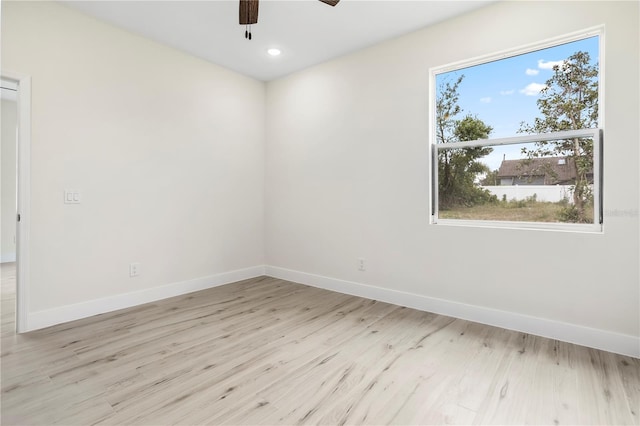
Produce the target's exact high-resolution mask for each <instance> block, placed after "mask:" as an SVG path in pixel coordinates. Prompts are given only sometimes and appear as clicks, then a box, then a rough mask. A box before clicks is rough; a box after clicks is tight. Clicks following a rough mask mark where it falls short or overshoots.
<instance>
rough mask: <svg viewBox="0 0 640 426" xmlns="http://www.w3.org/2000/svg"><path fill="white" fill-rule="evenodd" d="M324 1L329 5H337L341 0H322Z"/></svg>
mask: <svg viewBox="0 0 640 426" xmlns="http://www.w3.org/2000/svg"><path fill="white" fill-rule="evenodd" d="M320 1H321V2H322V3H325V4H328V5H329V6H335V5H336V4H338V2H339V1H340V0H320Z"/></svg>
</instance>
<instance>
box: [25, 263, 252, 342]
mask: <svg viewBox="0 0 640 426" xmlns="http://www.w3.org/2000/svg"><path fill="white" fill-rule="evenodd" d="M264 272H265V267H264V266H262V265H260V266H254V267H251V268H245V269H239V270H236V271H229V272H223V273H221V274H216V275H210V276H207V277H202V278H196V279H193V280H188V281H182V282H177V283H171V284H167V285H163V286H160V287H153V288H148V289H145V290H140V291H135V292H131V293H124V294H118V295H116V296H111V297H105V298H101V299H94V300H89V301H87V302H81V303H76V304H73V305H66V306H61V307H58V308H53V309H47V310H43V311H37V312H32V313H29V314H28V315H27V324H26V327H25V328H26V330H25V331H33V330H38V329H40V328H45V327H49V326H52V325H56V324H61V323H65V322H68V321H74V320H77V319H81V318H87V317H90V316H93V315H98V314H103V313H105V312H111V311H116V310H118V309H124V308H130V307H132V306H137V305H141V304H143V303H149V302H155V301H156V300H161V299H166V298H169V297H174V296H180V295H183V294H187V293H191V292H194V291H198V290H205V289H207V288H212V287H217V286H220V285H224V284H229V283H233V282H236V281H242V280H246V279H249V278H255V277H259V276H262V275H264Z"/></svg>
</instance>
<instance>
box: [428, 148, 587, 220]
mask: <svg viewBox="0 0 640 426" xmlns="http://www.w3.org/2000/svg"><path fill="white" fill-rule="evenodd" d="M488 143H490V142H489V141H488ZM593 143H594V142H593V139H592V138H575V139H568V140H554V141H545V142H530V143H521V144H512V145H496V146H490V145H486V146H481V147H474V148H458V149H445V148H446V145H443V146H442V148H441V149H439V150H438V157H439V161H438V163H439V167H438V183H439V187H440V190H439V193H438V211H439V214H438V217H439V218H441V219H464V220H484V221H486V220H491V221H509V222H547V223H549V222H552V223H594V222H595V219H594V204H593V184H594V169H593V165H594V157H593V153H594V149H593V148H594V147H593Z"/></svg>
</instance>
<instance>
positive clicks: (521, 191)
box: [482, 185, 572, 203]
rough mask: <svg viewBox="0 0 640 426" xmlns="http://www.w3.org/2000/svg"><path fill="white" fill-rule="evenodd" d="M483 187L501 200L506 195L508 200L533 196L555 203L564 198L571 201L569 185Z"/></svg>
mask: <svg viewBox="0 0 640 426" xmlns="http://www.w3.org/2000/svg"><path fill="white" fill-rule="evenodd" d="M482 188H483V189H487V190H489V192H491V193H492V194H494V195H496V196H497V197H498V200H502V199H503V198H504V196H505V195H506V196H507V197H506V198H507V201H509V200H524V199H526V198H528V197H533V195H534V194H535V196H536V200H538V201H548V202H551V203H555V202H557V201H561V200H562V199H564V198H566V199H567V200H569V202H572V196H571V185H509V186H506V185H505V186H483V187H482Z"/></svg>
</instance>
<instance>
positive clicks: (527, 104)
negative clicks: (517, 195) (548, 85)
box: [436, 36, 599, 170]
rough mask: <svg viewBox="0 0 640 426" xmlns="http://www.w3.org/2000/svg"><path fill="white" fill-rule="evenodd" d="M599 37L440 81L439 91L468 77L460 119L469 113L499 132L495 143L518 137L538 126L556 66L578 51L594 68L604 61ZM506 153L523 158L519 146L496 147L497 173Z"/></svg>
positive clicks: (463, 86) (491, 161)
mask: <svg viewBox="0 0 640 426" xmlns="http://www.w3.org/2000/svg"><path fill="white" fill-rule="evenodd" d="M598 44H599V41H598V37H597V36H595V37H590V38H587V39H583V40H578V41H574V42H571V43H566V44H562V45H559V46H555V47H551V48H547V49H543V50H538V51H534V52H530V53H526V54H523V55H518V56H514V57H511V58H507V59H502V60H499V61H494V62H488V63H485V64H481V65H476V66H473V67H469V68H464V69H460V70H456V71H451V72H448V73H442V74H438V75H437V76H436V87H438V88H439V87H440V85H441V83H442V82H445V81H450V82H452V83H453V82H455V80H456V79H457V78H458V77H459V76H460V75H461V74H464V76H465V77H464V80H463V81H462V83H461V84H460V86H459V88H458V92H459V94H460V98H459V102H458V103H459V105H460V107H461V108H462V109H463V111H462V113H461V114H460V115H459V116H458V118H462V117H464V116H465V115H467V114H472V115H475V116H477V117H478V118H479V119H481V120H482V121H484V122H485V123H486V124H488V125H490V126H491V127H493V132H492V133H491V137H492V138H502V137H509V136H517V135H518V134H517V131H518V129H519V127H520V123H521V122H522V121H525V122H528V123H530V122H533V120H534V118H535V117H538V116H540V114H539V112H538V106H537V105H536V101H537V100H538V99H539V92H540V90H541V89H542V88H543V87H544V84H545V82H546V81H547V80H548V79H549V78H550V77H551V76H552V75H553V70H552V67H553V64H558V63H561V62H562V61H563V60H565V59H567V58H568V57H569V56H571V55H572V54H573V53H575V52H577V51H580V50H581V51H585V52H588V53H589V55H590V56H591V61H592V63H596V62H599V58H598V56H599V55H598V51H599V46H598ZM503 154H506V158H507V159H516V158H520V154H519V149H518V148H516V147H501V148H497V147H496V148H494V152H493V153H492V154H491V155H490V156H489V157H487V158H486V160H485V161H484V162H485V163H486V164H487V165H489V167H490V168H491V169H492V170H493V169H497V168H498V167H499V166H500V161H501V160H502V158H503Z"/></svg>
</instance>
